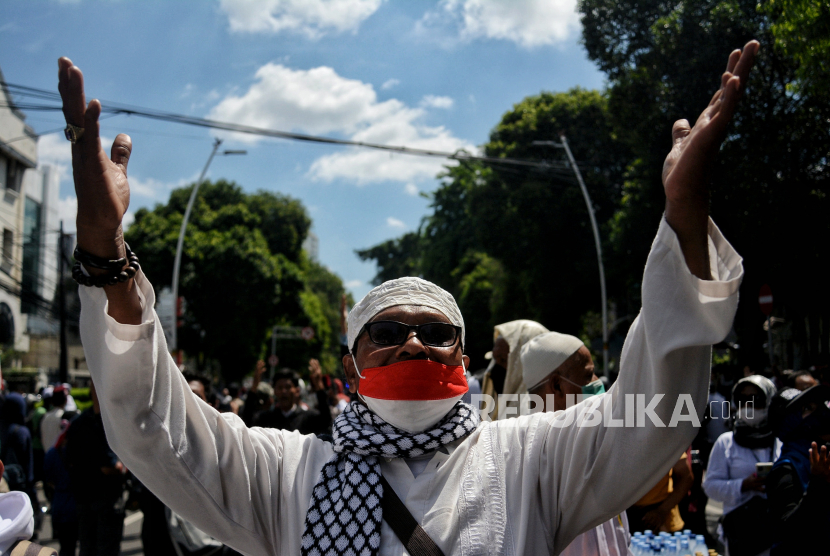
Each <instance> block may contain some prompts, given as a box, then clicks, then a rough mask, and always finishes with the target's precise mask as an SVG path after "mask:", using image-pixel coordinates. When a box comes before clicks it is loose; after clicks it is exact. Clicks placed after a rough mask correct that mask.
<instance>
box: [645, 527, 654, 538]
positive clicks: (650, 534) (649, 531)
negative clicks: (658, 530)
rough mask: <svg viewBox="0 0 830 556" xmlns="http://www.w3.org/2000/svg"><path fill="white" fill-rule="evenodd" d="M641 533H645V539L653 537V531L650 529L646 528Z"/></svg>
mask: <svg viewBox="0 0 830 556" xmlns="http://www.w3.org/2000/svg"><path fill="white" fill-rule="evenodd" d="M643 535H645V536H646V538H647V539H649V540H651V539H653V538H654V531H652V530H651V529H646V530H645V531H643Z"/></svg>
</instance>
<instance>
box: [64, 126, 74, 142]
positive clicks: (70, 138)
mask: <svg viewBox="0 0 830 556" xmlns="http://www.w3.org/2000/svg"><path fill="white" fill-rule="evenodd" d="M63 134H64V135H65V136H66V140H67V141H71V142H73V143H74V142H75V130H74V129H72V128H71V127H69V126H66V129H64V130H63Z"/></svg>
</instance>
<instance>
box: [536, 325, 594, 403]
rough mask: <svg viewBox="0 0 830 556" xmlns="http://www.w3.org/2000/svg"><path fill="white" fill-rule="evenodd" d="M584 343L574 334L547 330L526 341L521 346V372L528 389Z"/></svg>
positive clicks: (545, 376)
mask: <svg viewBox="0 0 830 556" xmlns="http://www.w3.org/2000/svg"><path fill="white" fill-rule="evenodd" d="M584 345H585V344H583V343H582V340H580V339H579V338H577V337H576V336H570V335H568V334H560V333H559V332H547V333H546V334H541V335H539V336H536V337H535V338H533V339H532V340H530V341H529V342H527V343H526V344H525V345H524V347H523V348H522V373H523V374H524V380H525V384H526V385H527V387H528V390H533V389H534V388H535V387H536V386H538V385H539V384H540V383H541V382H542V381H543V380H545V379H546V378H547V377H548V375H550V374H551V373H552V372H553V371H555V370H556V369H558V368H559V366H560V365H562V363H564V362H565V361H566V360H567V359H568V357H570V356H571V355H573V354H574V353H576V352H577V350H578V349H579V348H581V347H582V346H584Z"/></svg>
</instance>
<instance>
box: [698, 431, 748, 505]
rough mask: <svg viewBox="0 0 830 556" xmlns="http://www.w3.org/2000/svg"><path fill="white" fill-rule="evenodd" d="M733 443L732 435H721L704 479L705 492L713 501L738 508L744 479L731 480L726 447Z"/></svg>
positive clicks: (713, 447)
mask: <svg viewBox="0 0 830 556" xmlns="http://www.w3.org/2000/svg"><path fill="white" fill-rule="evenodd" d="M731 441H732V433H728V432H727V433H724V434H722V435H720V436H719V437H718V439H717V441H716V442H715V444H714V446H712V452H711V453H710V454H709V465H708V466H707V467H706V475H705V476H704V477H703V484H702V486H703V492H705V493H706V496H708V497H709V498H711V499H712V500H717V501H718V502H723V503H724V504H726V505H727V506H736V505H737V504H738V503H739V502H740V501H741V496H742V493H741V484H742V483H743V482H744V480H743V479H730V478H729V460H728V459H727V458H726V447H727V444H728V443H731Z"/></svg>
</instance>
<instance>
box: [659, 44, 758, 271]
mask: <svg viewBox="0 0 830 556" xmlns="http://www.w3.org/2000/svg"><path fill="white" fill-rule="evenodd" d="M759 47H760V45H759V44H758V41H750V42H748V43H747V44H746V46H744V48H743V50H735V51H733V52H732V53H731V54H730V55H729V59H728V61H727V64H726V72H725V73H724V74H723V75H722V76H721V87H720V89H718V91H717V92H716V93H715V94H714V96H713V97H712V100H711V101H710V102H709V106H707V107H706V109H705V110H704V111H703V112H702V113H701V114H700V116H699V117H698V119H697V121H696V122H695V125H694V127H691V126H689V122H688V121H687V120H678V121H676V122H675V123H674V126H672V141H673V143H674V144H673V146H672V149H671V152H669V155H668V156H667V157H666V161H665V163H664V164H663V188H664V190H665V193H666V221H667V222H668V224H669V225H670V226H671V227H672V229H674V231H675V233H677V236H678V239H679V240H680V245H681V247H682V248H683V254H684V256H685V257H686V263H687V265H688V266H689V270H691V271H692V273H694V274H695V275H696V276H698V277H699V278H703V279H709V278H710V276H709V248H708V239H707V236H708V218H709V211H708V204H709V187H708V185H709V178H710V173H711V171H712V167H713V163H714V159H715V156H716V155H717V153H718V149H719V148H720V145H721V143H722V142H723V140H724V138H725V137H726V131H727V126H728V125H729V122H730V120H731V119H732V115H733V114H734V113H735V109H736V108H737V105H738V100H739V99H740V97H741V95H742V93H743V90H744V88H745V87H746V83H747V81H748V78H749V70H750V69H751V68H752V65H753V63H754V61H755V55H756V53H757V52H758V48H759Z"/></svg>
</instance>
